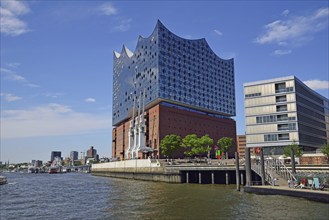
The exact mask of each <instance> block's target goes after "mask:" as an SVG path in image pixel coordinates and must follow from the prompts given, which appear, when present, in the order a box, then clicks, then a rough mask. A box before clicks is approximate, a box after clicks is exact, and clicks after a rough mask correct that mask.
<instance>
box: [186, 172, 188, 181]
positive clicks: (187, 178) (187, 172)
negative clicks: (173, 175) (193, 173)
mask: <svg viewBox="0 0 329 220" xmlns="http://www.w3.org/2000/svg"><path fill="white" fill-rule="evenodd" d="M186 183H189V179H188V171H187V172H186Z"/></svg>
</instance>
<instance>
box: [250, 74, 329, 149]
mask: <svg viewBox="0 0 329 220" xmlns="http://www.w3.org/2000/svg"><path fill="white" fill-rule="evenodd" d="M244 95H245V103H244V104H245V117H246V142H247V143H246V145H247V147H279V146H281V147H284V146H287V145H289V144H292V143H296V144H298V145H299V146H301V147H302V148H303V150H304V151H316V149H318V148H320V147H321V146H323V145H324V144H325V143H327V142H328V140H329V101H328V99H327V98H325V97H323V96H321V95H319V94H318V93H316V92H314V91H313V90H311V89H310V88H309V87H307V86H306V85H305V84H304V83H303V82H301V81H300V80H299V79H297V78H296V77H295V76H289V77H284V78H277V79H271V80H264V81H257V82H251V83H245V84H244Z"/></svg>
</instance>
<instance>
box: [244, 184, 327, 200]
mask: <svg viewBox="0 0 329 220" xmlns="http://www.w3.org/2000/svg"><path fill="white" fill-rule="evenodd" d="M244 192H248V193H255V194H261V195H283V196H293V197H299V198H304V199H308V200H312V201H317V202H324V203H329V192H325V191H316V190H303V189H301V190H298V189H290V188H289V189H283V188H280V187H272V186H245V187H244Z"/></svg>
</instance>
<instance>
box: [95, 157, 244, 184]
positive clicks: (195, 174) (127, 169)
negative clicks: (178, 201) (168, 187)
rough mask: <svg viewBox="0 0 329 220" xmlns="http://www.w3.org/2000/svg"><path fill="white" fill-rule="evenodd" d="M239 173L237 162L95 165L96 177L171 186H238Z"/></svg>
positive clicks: (157, 162) (150, 162) (120, 162)
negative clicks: (173, 184)
mask: <svg viewBox="0 0 329 220" xmlns="http://www.w3.org/2000/svg"><path fill="white" fill-rule="evenodd" d="M239 170H241V171H243V172H244V166H241V167H239ZM235 172H236V165H235V164H234V160H231V161H230V162H229V164H228V165H225V166H224V165H221V164H219V163H218V162H217V163H214V164H213V165H209V164H208V163H203V164H202V163H200V162H199V163H196V164H191V163H181V164H177V165H173V164H172V163H170V164H169V163H165V162H164V161H162V162H159V161H157V160H152V161H151V160H148V159H146V160H126V161H116V162H109V163H101V164H93V165H92V174H93V175H97V176H106V177H115V178H125V179H136V180H147V181H160V182H167V183H196V184H232V183H236V177H235V176H236V175H234V174H235ZM241 174H242V173H241Z"/></svg>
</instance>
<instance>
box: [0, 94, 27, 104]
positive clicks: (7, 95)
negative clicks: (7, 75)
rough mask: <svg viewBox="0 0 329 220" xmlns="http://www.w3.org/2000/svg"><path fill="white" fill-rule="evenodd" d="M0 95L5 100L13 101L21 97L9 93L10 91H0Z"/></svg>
mask: <svg viewBox="0 0 329 220" xmlns="http://www.w3.org/2000/svg"><path fill="white" fill-rule="evenodd" d="M0 96H2V97H3V98H4V99H5V100H6V101H7V102H14V101H17V100H20V99H22V97H19V96H16V95H13V94H10V93H0Z"/></svg>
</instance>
